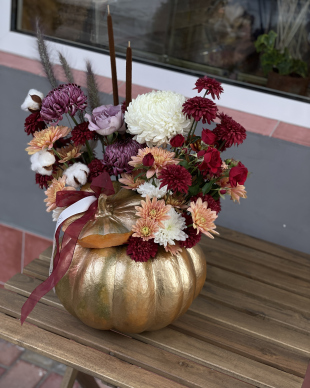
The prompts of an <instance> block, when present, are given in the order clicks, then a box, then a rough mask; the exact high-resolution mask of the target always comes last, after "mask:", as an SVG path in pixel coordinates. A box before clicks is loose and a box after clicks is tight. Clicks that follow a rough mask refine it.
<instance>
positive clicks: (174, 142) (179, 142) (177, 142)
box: [170, 134, 185, 147]
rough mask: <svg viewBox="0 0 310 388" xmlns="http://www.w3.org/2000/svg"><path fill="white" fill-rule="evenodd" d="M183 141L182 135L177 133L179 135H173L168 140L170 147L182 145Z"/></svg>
mask: <svg viewBox="0 0 310 388" xmlns="http://www.w3.org/2000/svg"><path fill="white" fill-rule="evenodd" d="M184 142H185V138H184V136H182V135H181V134H179V135H176V136H174V137H173V138H172V139H171V140H170V145H171V146H172V147H182V145H183V144H184Z"/></svg>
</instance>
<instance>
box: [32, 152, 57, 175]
mask: <svg viewBox="0 0 310 388" xmlns="http://www.w3.org/2000/svg"><path fill="white" fill-rule="evenodd" d="M30 162H31V170H32V171H34V172H37V173H38V174H41V175H49V176H51V175H52V173H53V164H54V163H55V162H56V158H55V156H54V155H53V154H52V153H51V152H48V151H46V150H41V151H38V152H36V153H35V154H33V155H31V157H30Z"/></svg>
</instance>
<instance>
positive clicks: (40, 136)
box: [26, 126, 71, 155]
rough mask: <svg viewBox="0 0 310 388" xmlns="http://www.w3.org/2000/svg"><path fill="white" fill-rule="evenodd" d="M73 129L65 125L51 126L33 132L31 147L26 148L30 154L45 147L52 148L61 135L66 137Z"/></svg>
mask: <svg viewBox="0 0 310 388" xmlns="http://www.w3.org/2000/svg"><path fill="white" fill-rule="evenodd" d="M70 131H71V129H70V128H68V127H64V126H57V127H49V128H46V129H43V130H42V131H37V132H35V133H34V134H33V136H34V137H33V139H32V140H31V141H30V142H29V143H28V145H29V146H30V147H27V148H26V151H27V152H28V154H29V155H33V154H35V153H36V152H38V151H41V150H44V149H49V150H50V149H51V148H53V146H54V143H55V141H57V140H58V139H60V138H61V137H65V136H67V135H68V133H69V132H70Z"/></svg>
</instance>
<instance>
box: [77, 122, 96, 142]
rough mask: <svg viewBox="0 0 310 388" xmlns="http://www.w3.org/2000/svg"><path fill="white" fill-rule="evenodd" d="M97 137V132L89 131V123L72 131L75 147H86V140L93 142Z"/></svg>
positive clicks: (79, 125)
mask: <svg viewBox="0 0 310 388" xmlns="http://www.w3.org/2000/svg"><path fill="white" fill-rule="evenodd" d="M95 136H96V132H95V131H90V130H89V129H88V122H84V123H81V124H78V125H76V126H75V127H74V128H73V129H72V131H71V139H72V141H73V143H74V145H75V146H78V145H84V144H85V143H86V140H93V139H94V138H95Z"/></svg>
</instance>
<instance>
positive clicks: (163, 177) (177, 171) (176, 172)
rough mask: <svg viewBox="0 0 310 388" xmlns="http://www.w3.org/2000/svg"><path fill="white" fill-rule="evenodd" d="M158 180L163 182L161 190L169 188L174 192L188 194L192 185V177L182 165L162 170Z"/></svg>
mask: <svg viewBox="0 0 310 388" xmlns="http://www.w3.org/2000/svg"><path fill="white" fill-rule="evenodd" d="M158 179H159V180H160V181H161V184H160V188H162V187H163V186H166V185H167V187H168V190H172V191H173V192H177V191H178V192H181V193H185V194H187V192H188V188H189V186H191V184H192V176H191V174H190V173H189V172H188V171H187V170H186V168H185V167H183V166H180V165H170V166H166V167H165V168H164V169H162V170H161V172H160V174H159V176H158Z"/></svg>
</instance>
